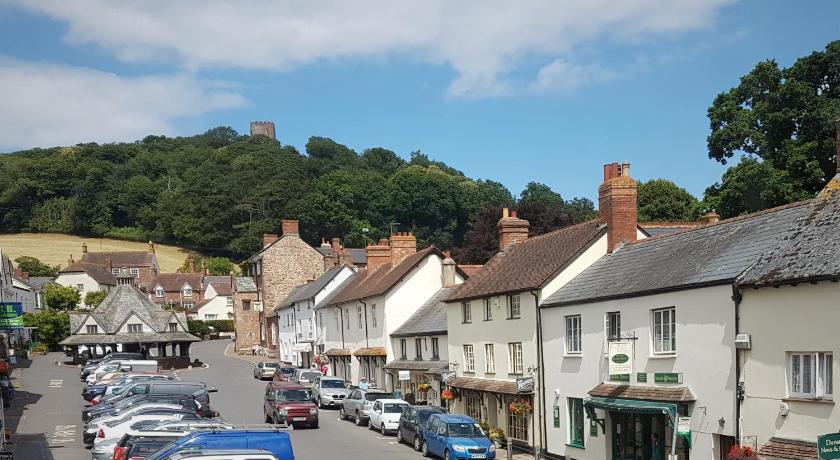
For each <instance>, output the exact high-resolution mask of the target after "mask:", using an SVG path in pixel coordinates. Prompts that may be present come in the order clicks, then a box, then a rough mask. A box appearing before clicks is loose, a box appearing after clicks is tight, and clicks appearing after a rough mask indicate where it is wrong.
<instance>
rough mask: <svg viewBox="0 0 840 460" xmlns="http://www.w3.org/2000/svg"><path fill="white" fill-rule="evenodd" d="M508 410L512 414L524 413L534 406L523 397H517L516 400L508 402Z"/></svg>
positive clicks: (527, 412)
mask: <svg viewBox="0 0 840 460" xmlns="http://www.w3.org/2000/svg"><path fill="white" fill-rule="evenodd" d="M508 410H509V411H510V413H511V414H514V415H526V414H530V413H531V412H533V411H534V408H533V407H531V403H529V402H528V401H526V400H524V399H517V400H516V401H514V402H512V403H510V406H509V407H508Z"/></svg>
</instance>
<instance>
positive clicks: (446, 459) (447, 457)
mask: <svg viewBox="0 0 840 460" xmlns="http://www.w3.org/2000/svg"><path fill="white" fill-rule="evenodd" d="M443 460H449V451H448V450H445V451H444V452H443Z"/></svg>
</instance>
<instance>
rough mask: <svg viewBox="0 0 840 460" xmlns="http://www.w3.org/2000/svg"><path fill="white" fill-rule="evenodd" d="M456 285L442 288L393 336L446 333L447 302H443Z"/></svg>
mask: <svg viewBox="0 0 840 460" xmlns="http://www.w3.org/2000/svg"><path fill="white" fill-rule="evenodd" d="M455 289H457V288H456V287H448V288H441V289H440V290H439V291H437V292H436V293H435V295H433V296H432V297H431V298H430V299H429V300H427V301H426V303H424V304H423V305H422V306H420V308H418V309H417V311H416V312H414V314H413V315H411V316H410V317H409V318H408V319H407V320H405V322H404V323H403V324H402V326H400V327H398V328H397V329H396V330H395V331H394V332H392V333H391V337H408V336H413V335H445V334H446V304H445V303H444V302H443V301H444V300H445V299H446V298H447V297H449V296H450V295H451V294H452V292H453V291H454V290H455Z"/></svg>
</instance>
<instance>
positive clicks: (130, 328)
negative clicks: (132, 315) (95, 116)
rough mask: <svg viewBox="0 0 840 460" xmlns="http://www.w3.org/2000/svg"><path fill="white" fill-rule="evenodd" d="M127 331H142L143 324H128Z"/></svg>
mask: <svg viewBox="0 0 840 460" xmlns="http://www.w3.org/2000/svg"><path fill="white" fill-rule="evenodd" d="M128 332H129V333H131V332H143V325H142V324H129V325H128Z"/></svg>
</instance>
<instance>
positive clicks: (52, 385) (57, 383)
mask: <svg viewBox="0 0 840 460" xmlns="http://www.w3.org/2000/svg"><path fill="white" fill-rule="evenodd" d="M62 385H64V380H50V388H61V386H62Z"/></svg>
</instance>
